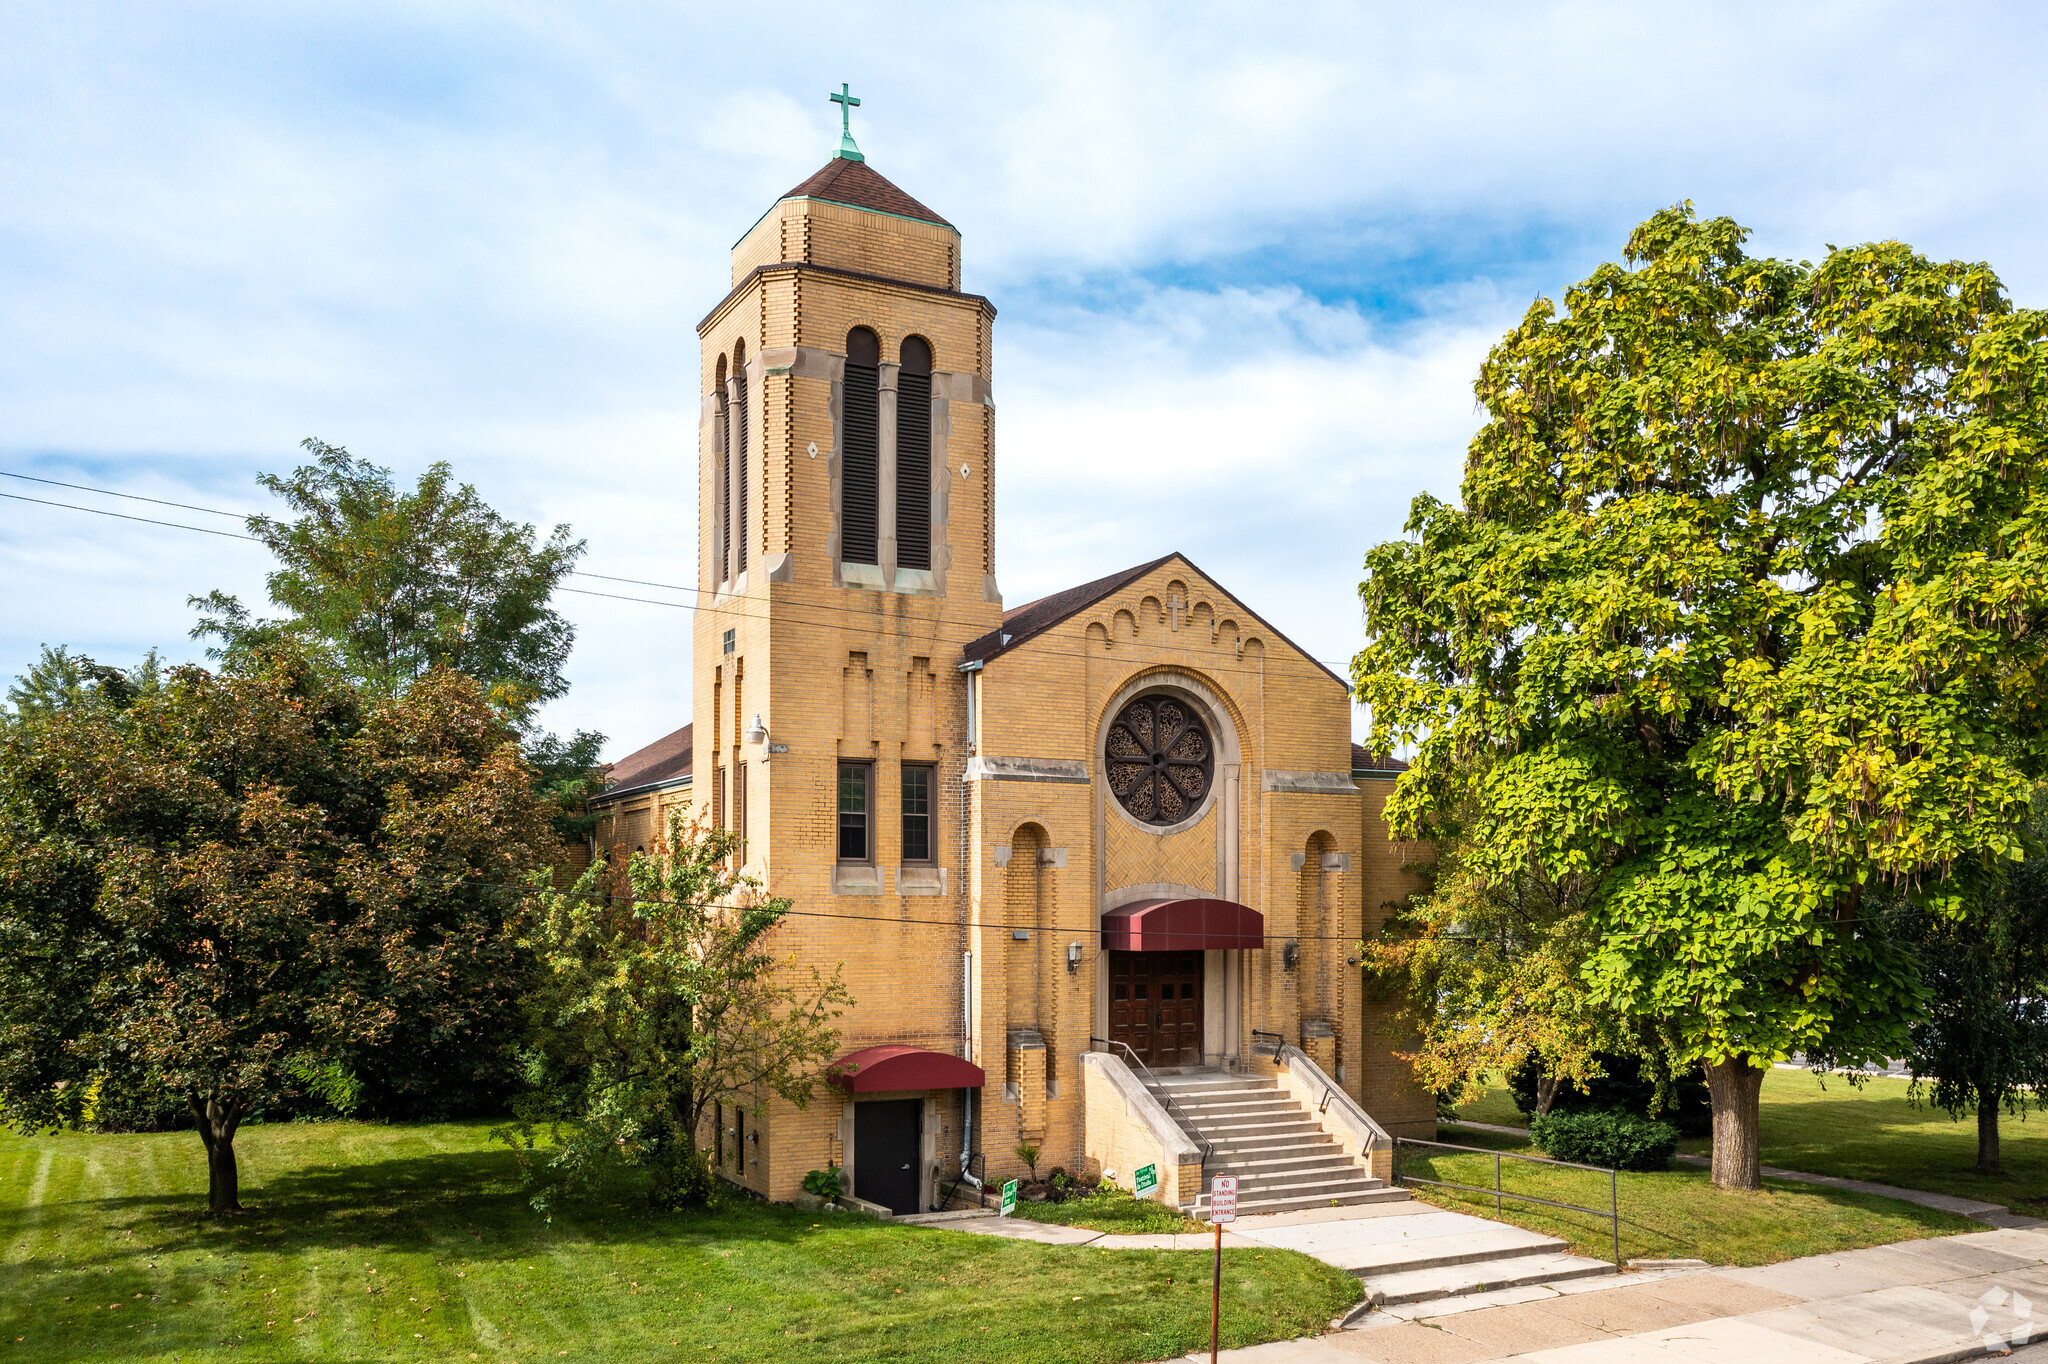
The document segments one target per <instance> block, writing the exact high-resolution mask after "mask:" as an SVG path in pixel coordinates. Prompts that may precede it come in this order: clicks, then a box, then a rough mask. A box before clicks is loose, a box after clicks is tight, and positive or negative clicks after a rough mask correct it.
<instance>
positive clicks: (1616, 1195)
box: [1394, 1137, 1621, 1274]
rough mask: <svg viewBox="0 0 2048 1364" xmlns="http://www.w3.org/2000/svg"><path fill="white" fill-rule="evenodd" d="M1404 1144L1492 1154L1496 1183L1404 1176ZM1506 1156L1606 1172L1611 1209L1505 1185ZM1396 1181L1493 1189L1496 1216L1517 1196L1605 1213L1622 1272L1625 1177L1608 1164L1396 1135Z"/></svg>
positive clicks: (1597, 1214) (1572, 1209) (1570, 1209)
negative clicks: (1504, 1202) (1503, 1164)
mask: <svg viewBox="0 0 2048 1364" xmlns="http://www.w3.org/2000/svg"><path fill="white" fill-rule="evenodd" d="M1404 1145H1407V1146H1438V1147H1442V1148H1443V1149H1444V1150H1446V1151H1474V1152H1477V1153H1478V1154H1480V1155H1482V1156H1492V1157H1493V1187H1492V1188H1491V1189H1488V1188H1484V1187H1482V1186H1480V1185H1477V1184H1460V1183H1458V1182H1457V1181H1455V1180H1450V1179H1421V1178H1418V1177H1416V1176H1413V1175H1410V1176H1408V1177H1406V1178H1403V1176H1402V1174H1401V1147H1402V1146H1404ZM1503 1156H1505V1157H1507V1158H1508V1159H1509V1160H1520V1161H1526V1162H1528V1163H1529V1164H1531V1165H1562V1166H1564V1167H1566V1168H1567V1169H1572V1170H1591V1171H1592V1172H1593V1173H1594V1174H1596V1175H1606V1176H1607V1204H1608V1206H1607V1210H1606V1211H1605V1212H1602V1211H1601V1210H1600V1209H1599V1208H1589V1207H1586V1206H1585V1205H1583V1204H1580V1203H1559V1202H1557V1201H1556V1200H1555V1199H1549V1198H1538V1197H1536V1195H1534V1194H1520V1193H1515V1192H1514V1191H1513V1190H1511V1189H1503V1188H1502V1187H1501V1182H1500V1162H1501V1157H1503ZM1394 1183H1396V1184H1432V1185H1435V1186H1436V1187H1437V1188H1439V1189H1464V1190H1466V1191H1467V1192H1470V1193H1477V1194H1484V1193H1490V1194H1492V1195H1493V1212H1494V1215H1495V1216H1496V1217H1498V1216H1499V1215H1500V1211H1501V1200H1502V1199H1503V1198H1516V1199H1520V1200H1521V1201H1522V1202H1524V1203H1541V1204H1542V1205H1543V1206H1544V1207H1546V1208H1563V1209H1565V1210H1566V1211H1568V1212H1584V1213H1591V1214H1592V1215H1593V1216H1595V1217H1604V1218H1606V1219H1607V1220H1608V1222H1609V1223H1610V1224H1611V1226H1612V1227H1613V1230H1614V1272H1615V1273H1617V1274H1619V1273H1621V1181H1620V1177H1619V1176H1618V1175H1617V1174H1616V1173H1615V1172H1614V1171H1613V1170H1611V1169H1609V1168H1608V1167H1607V1166H1605V1165H1581V1164H1579V1163H1578V1162H1577V1161H1575V1160H1552V1159H1551V1158H1550V1157H1548V1156H1525V1155H1523V1154H1522V1153H1521V1152H1519V1151H1496V1150H1492V1149H1490V1148H1488V1147H1484V1146H1460V1145H1458V1144H1457V1143H1455V1142H1449V1141H1424V1140H1423V1139H1422V1138H1420V1137H1395V1138H1394Z"/></svg>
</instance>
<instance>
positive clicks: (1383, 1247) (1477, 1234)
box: [1243, 1190, 1614, 1306]
mask: <svg viewBox="0 0 2048 1364" xmlns="http://www.w3.org/2000/svg"><path fill="white" fill-rule="evenodd" d="M1394 1192H1396V1193H1404V1194H1405V1193H1406V1190H1395V1191H1394ZM1415 1206H1416V1209H1417V1210H1416V1211H1415V1212H1413V1213H1411V1214H1406V1215H1402V1216H1393V1217H1377V1218H1367V1219H1357V1220H1346V1221H1326V1222H1316V1223H1304V1224H1300V1225H1293V1226H1281V1227H1256V1228H1247V1229H1245V1231H1244V1233H1243V1234H1245V1235H1247V1236H1250V1237H1252V1238H1253V1239H1254V1240H1258V1241H1262V1242H1264V1243H1266V1244H1267V1245H1271V1246H1276V1247H1279V1248H1281V1249H1284V1250H1297V1251H1300V1252H1302V1253H1303V1254H1305V1255H1312V1256H1314V1257H1315V1258H1316V1259H1318V1260H1321V1261H1323V1262H1324V1263H1325V1264H1330V1265H1335V1266H1337V1267H1338V1268H1339V1269H1343V1270H1345V1271H1347V1272H1349V1273H1352V1274H1355V1275H1357V1276H1358V1277H1359V1278H1360V1279H1361V1280H1363V1281H1364V1283H1365V1292H1366V1297H1367V1299H1368V1300H1369V1301H1371V1302H1374V1303H1378V1304H1382V1305H1387V1306H1394V1305H1399V1304H1402V1303H1413V1302H1427V1301H1431V1300H1433V1299H1436V1298H1447V1297H1456V1296H1459V1295H1462V1294H1468V1293H1488V1292H1495V1291H1498V1290H1501V1289H1506V1288H1520V1287H1527V1286H1531V1285H1536V1284H1548V1283H1561V1282H1564V1281H1566V1280H1570V1279H1580V1278H1587V1277H1590V1276H1592V1275H1595V1274H1611V1273H1613V1272H1614V1266H1613V1265H1611V1264H1608V1263H1607V1262H1606V1261H1604V1260H1594V1259H1589V1258H1587V1257H1586V1256H1583V1255H1574V1254H1572V1253H1571V1248H1570V1246H1569V1245H1567V1244H1566V1243H1565V1242H1564V1241H1561V1240H1559V1239H1558V1238H1557V1237H1555V1236H1545V1235H1543V1234H1542V1233H1540V1232H1533V1231H1528V1230H1525V1229H1524V1228H1521V1227H1513V1226H1508V1225H1506V1224H1505V1223H1501V1222H1491V1221H1488V1220H1487V1219H1485V1218H1483V1217H1471V1216H1468V1215H1466V1214H1464V1213H1455V1212H1445V1211H1443V1210H1441V1209H1434V1208H1428V1207H1427V1206H1426V1205H1423V1204H1417V1205H1415Z"/></svg>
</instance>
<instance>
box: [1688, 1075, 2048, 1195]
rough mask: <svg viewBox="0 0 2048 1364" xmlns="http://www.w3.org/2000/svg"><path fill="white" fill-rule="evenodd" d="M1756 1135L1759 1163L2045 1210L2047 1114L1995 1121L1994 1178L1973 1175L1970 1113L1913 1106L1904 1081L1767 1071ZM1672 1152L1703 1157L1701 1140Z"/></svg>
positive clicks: (1707, 1146)
mask: <svg viewBox="0 0 2048 1364" xmlns="http://www.w3.org/2000/svg"><path fill="white" fill-rule="evenodd" d="M1759 1127H1760V1135H1761V1136H1762V1137H1763V1157H1764V1164H1766V1165H1775V1166H1777V1167H1778V1168H1780V1169H1782V1170H1799V1171H1803V1172H1804V1173H1807V1174H1815V1175H1842V1176H1845V1177H1846V1178H1849V1179H1873V1180H1876V1181H1877V1182H1878V1183H1880V1184H1896V1185H1898V1186H1899V1187H1901V1188H1906V1189H1925V1190H1928V1191H1929V1192H1931V1193H1945V1194H1954V1195H1956V1196H1958V1197H1960V1198H1981V1199H1984V1200H1986V1201H1988V1202H1992V1203H2005V1204H2009V1205H2012V1206H2013V1207H2014V1208H2015V1210H2016V1211H2019V1212H2030V1213H2033V1214H2034V1215H2036V1216H2048V1113H2033V1114H2030V1115H2028V1117H2027V1119H2026V1120H2025V1121H2024V1122H2022V1121H2021V1120H2020V1119H2018V1118H2015V1117H2013V1116H2012V1115H2011V1114H2009V1113H2008V1114H2006V1115H2004V1117H2003V1118H2002V1120H2001V1121H2000V1123H1999V1137H2000V1140H1999V1146H2000V1160H1999V1163H2000V1164H2001V1165H2002V1166H2003V1167H2004V1171H2005V1172H2004V1174H2002V1175H1996V1176H1993V1175H1981V1174H1978V1173H1977V1171H1976V1168H1975V1167H1976V1164H1977V1115H1976V1114H1975V1113H1969V1114H1965V1115H1964V1117H1963V1120H1962V1121H1961V1122H1956V1121H1954V1120H1953V1119H1951V1118H1950V1117H1949V1115H1948V1114H1946V1113H1944V1112H1942V1111H1941V1110H1940V1109H1938V1108H1930V1107H1928V1106H1927V1105H1926V1104H1918V1105H1916V1104H1914V1103H1913V1102H1912V1100H1910V1099H1908V1098H1907V1097H1906V1081H1904V1080H1894V1079H1890V1078H1887V1077H1884V1076H1873V1077H1872V1078H1871V1079H1870V1080H1868V1081H1867V1082H1865V1083H1864V1084H1863V1086H1862V1087H1861V1088H1852V1087H1851V1086H1850V1084H1849V1082H1848V1081H1847V1080H1846V1079H1844V1078H1843V1077H1841V1076H1838V1075H1830V1076H1826V1077H1822V1076H1818V1075H1815V1074H1814V1073H1813V1072H1811V1071H1806V1070H1773V1071H1772V1072H1771V1073H1770V1074H1769V1075H1767V1076H1765V1077H1764V1095H1763V1105H1762V1113H1761V1120H1760V1123H1759ZM1678 1149H1679V1150H1681V1151H1687V1152H1692V1153H1694V1154H1698V1155H1705V1154H1706V1153H1707V1152H1709V1151H1711V1150H1712V1149H1713V1143H1712V1142H1711V1141H1709V1140H1708V1139H1706V1138H1704V1137H1700V1138H1695V1139H1692V1140H1688V1141H1683V1142H1680V1143H1679V1146H1678Z"/></svg>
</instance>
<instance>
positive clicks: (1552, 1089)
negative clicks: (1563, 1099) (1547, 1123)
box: [1535, 1072, 1559, 1118]
mask: <svg viewBox="0 0 2048 1364" xmlns="http://www.w3.org/2000/svg"><path fill="white" fill-rule="evenodd" d="M1558 1083H1559V1082H1558V1078H1557V1077H1556V1076H1555V1075H1545V1074H1543V1073H1541V1072H1538V1073H1537V1076H1536V1114H1535V1116H1537V1117H1539V1118H1540V1117H1543V1116H1544V1115H1545V1114H1547V1113H1549V1112H1550V1106H1551V1105H1552V1104H1553V1103H1556V1102H1557V1086H1558Z"/></svg>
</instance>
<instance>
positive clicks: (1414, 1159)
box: [1402, 1126, 1984, 1265]
mask: <svg viewBox="0 0 2048 1364" xmlns="http://www.w3.org/2000/svg"><path fill="white" fill-rule="evenodd" d="M1443 1139H1444V1140H1445V1141H1449V1142H1456V1143H1458V1144H1460V1145H1465V1146H1484V1147H1488V1148H1490V1149H1495V1150H1501V1151H1524V1152H1528V1153H1530V1154H1535V1153H1536V1152H1535V1148H1534V1147H1532V1146H1531V1145H1529V1143H1528V1142H1526V1141H1524V1140H1522V1139H1520V1138H1516V1137H1505V1136H1498V1135H1495V1134H1492V1133H1487V1132H1478V1131H1474V1130H1472V1129H1471V1128H1460V1127H1452V1126H1446V1127H1444V1128H1443ZM1419 1149H1420V1150H1424V1151H1426V1150H1427V1149H1428V1148H1419ZM1417 1150H1418V1148H1405V1149H1404V1151H1403V1155H1402V1169H1403V1172H1404V1173H1407V1174H1411V1175H1420V1176H1423V1177H1425V1178H1430V1179H1443V1180H1450V1181H1453V1182H1456V1183H1460V1184H1481V1185H1485V1186H1486V1187H1488V1188H1489V1189H1490V1188H1491V1187H1492V1186H1493V1179H1494V1160H1493V1158H1492V1157H1491V1156H1485V1155H1479V1154H1472V1153H1461V1152H1444V1153H1441V1154H1437V1155H1434V1156H1424V1157H1421V1158H1418V1156H1417ZM1501 1182H1502V1184H1503V1185H1504V1187H1506V1188H1507V1189H1510V1190H1513V1191H1517V1192H1520V1193H1525V1194H1531V1195H1533V1196H1535V1197H1537V1198H1547V1199H1549V1200H1551V1201H1552V1202H1556V1203H1577V1204H1580V1205H1582V1206H1584V1207H1592V1208H1599V1209H1601V1210H1602V1214H1603V1215H1601V1216H1599V1217H1590V1216H1587V1215H1585V1214H1583V1213H1575V1212H1565V1211H1561V1210H1556V1209H1550V1208H1544V1207H1542V1206H1541V1205H1538V1204H1527V1203H1525V1204H1520V1205H1517V1204H1516V1202H1515V1201H1514V1200H1513V1199H1507V1200H1505V1201H1504V1202H1503V1204H1502V1211H1501V1214H1500V1216H1501V1218H1502V1220H1504V1221H1508V1222H1513V1223H1514V1224H1515V1225H1517V1226H1522V1227H1528V1228H1529V1229H1531V1230H1532V1231H1542V1232H1548V1233H1549V1234H1551V1235H1553V1236H1561V1237H1564V1238H1565V1239H1566V1240H1568V1241H1570V1242H1571V1243H1572V1248H1573V1249H1574V1250H1576V1251H1578V1252H1579V1253H1580V1254H1582V1255H1593V1256H1597V1257H1598V1258H1600V1259H1603V1260H1606V1259H1611V1258H1612V1256H1613V1253H1614V1252H1613V1233H1612V1231H1611V1226H1612V1224H1611V1223H1610V1222H1609V1221H1608V1220H1607V1218H1606V1216H1605V1215H1604V1212H1605V1209H1606V1208H1607V1206H1608V1198H1609V1187H1608V1177H1607V1176H1606V1175H1604V1174H1594V1173H1592V1172H1590V1171H1584V1170H1571V1169H1563V1168H1560V1167H1557V1166H1547V1165H1533V1164H1530V1163H1529V1162H1527V1161H1518V1160H1503V1161H1501ZM1616 1183H1617V1186H1618V1187H1617V1189H1616V1192H1617V1193H1618V1195H1619V1198H1620V1203H1621V1254H1622V1258H1623V1259H1636V1258H1658V1259H1701V1260H1707V1261H1710V1262H1711V1263H1714V1264H1732V1265H1762V1264H1773V1263H1775V1262H1777V1261H1779V1260H1790V1259H1795V1258H1797V1257H1799V1256H1802V1255H1821V1254H1826V1253H1829V1252H1833V1251H1839V1250H1853V1249H1855V1248H1857V1247H1859V1246H1875V1245H1882V1244H1884V1243H1885V1242H1888V1241H1906V1240H1912V1239H1915V1238H1918V1237H1922V1236H1946V1235H1949V1234H1951V1233H1953V1232H1959V1231H1982V1230H1983V1229H1984V1228H1983V1226H1982V1224H1980V1223H1977V1222H1972V1221H1970V1220H1969V1219H1968V1218H1964V1217H1957V1216H1954V1215H1952V1214H1949V1213H1944V1212H1936V1211H1935V1210H1934V1209H1932V1208H1922V1207H1919V1206H1917V1205H1915V1204H1912V1203H1901V1202H1899V1201H1898V1200H1897V1199H1892V1198H1877V1197H1873V1196H1871V1195H1868V1194H1855V1193H1846V1192H1843V1191H1841V1190H1837V1189H1826V1188H1818V1187H1816V1186H1814V1185H1811V1184H1795V1183H1791V1182H1789V1181H1782V1180H1775V1179H1773V1180H1766V1181H1764V1188H1763V1189H1762V1190H1761V1191H1759V1192H1754V1193H1750V1192H1733V1191H1730V1190H1726V1189H1717V1188H1715V1187H1714V1186H1713V1185H1712V1184H1710V1183H1708V1182H1707V1172H1706V1171H1705V1170H1702V1169H1697V1168H1690V1169H1689V1168H1684V1167H1678V1168H1674V1169H1671V1170H1668V1171H1662V1172H1658V1173H1641V1174H1630V1173H1626V1172H1624V1173H1623V1174H1621V1175H1619V1176H1618V1177H1617V1180H1616ZM1412 1191H1413V1192H1414V1194H1415V1196H1416V1197H1418V1198H1423V1199H1427V1200H1428V1201H1429V1202H1432V1203H1436V1204H1438V1205H1439V1206H1442V1207H1448V1208H1456V1209H1458V1210H1459V1211H1464V1212H1477V1213H1480V1214H1482V1215H1484V1216H1487V1217H1492V1216H1494V1215H1495V1213H1494V1202H1493V1195H1492V1194H1491V1193H1488V1194H1485V1195H1476V1194H1469V1193H1462V1192H1458V1191H1453V1190H1446V1189H1429V1188H1423V1187H1415V1188H1413V1190H1412Z"/></svg>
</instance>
